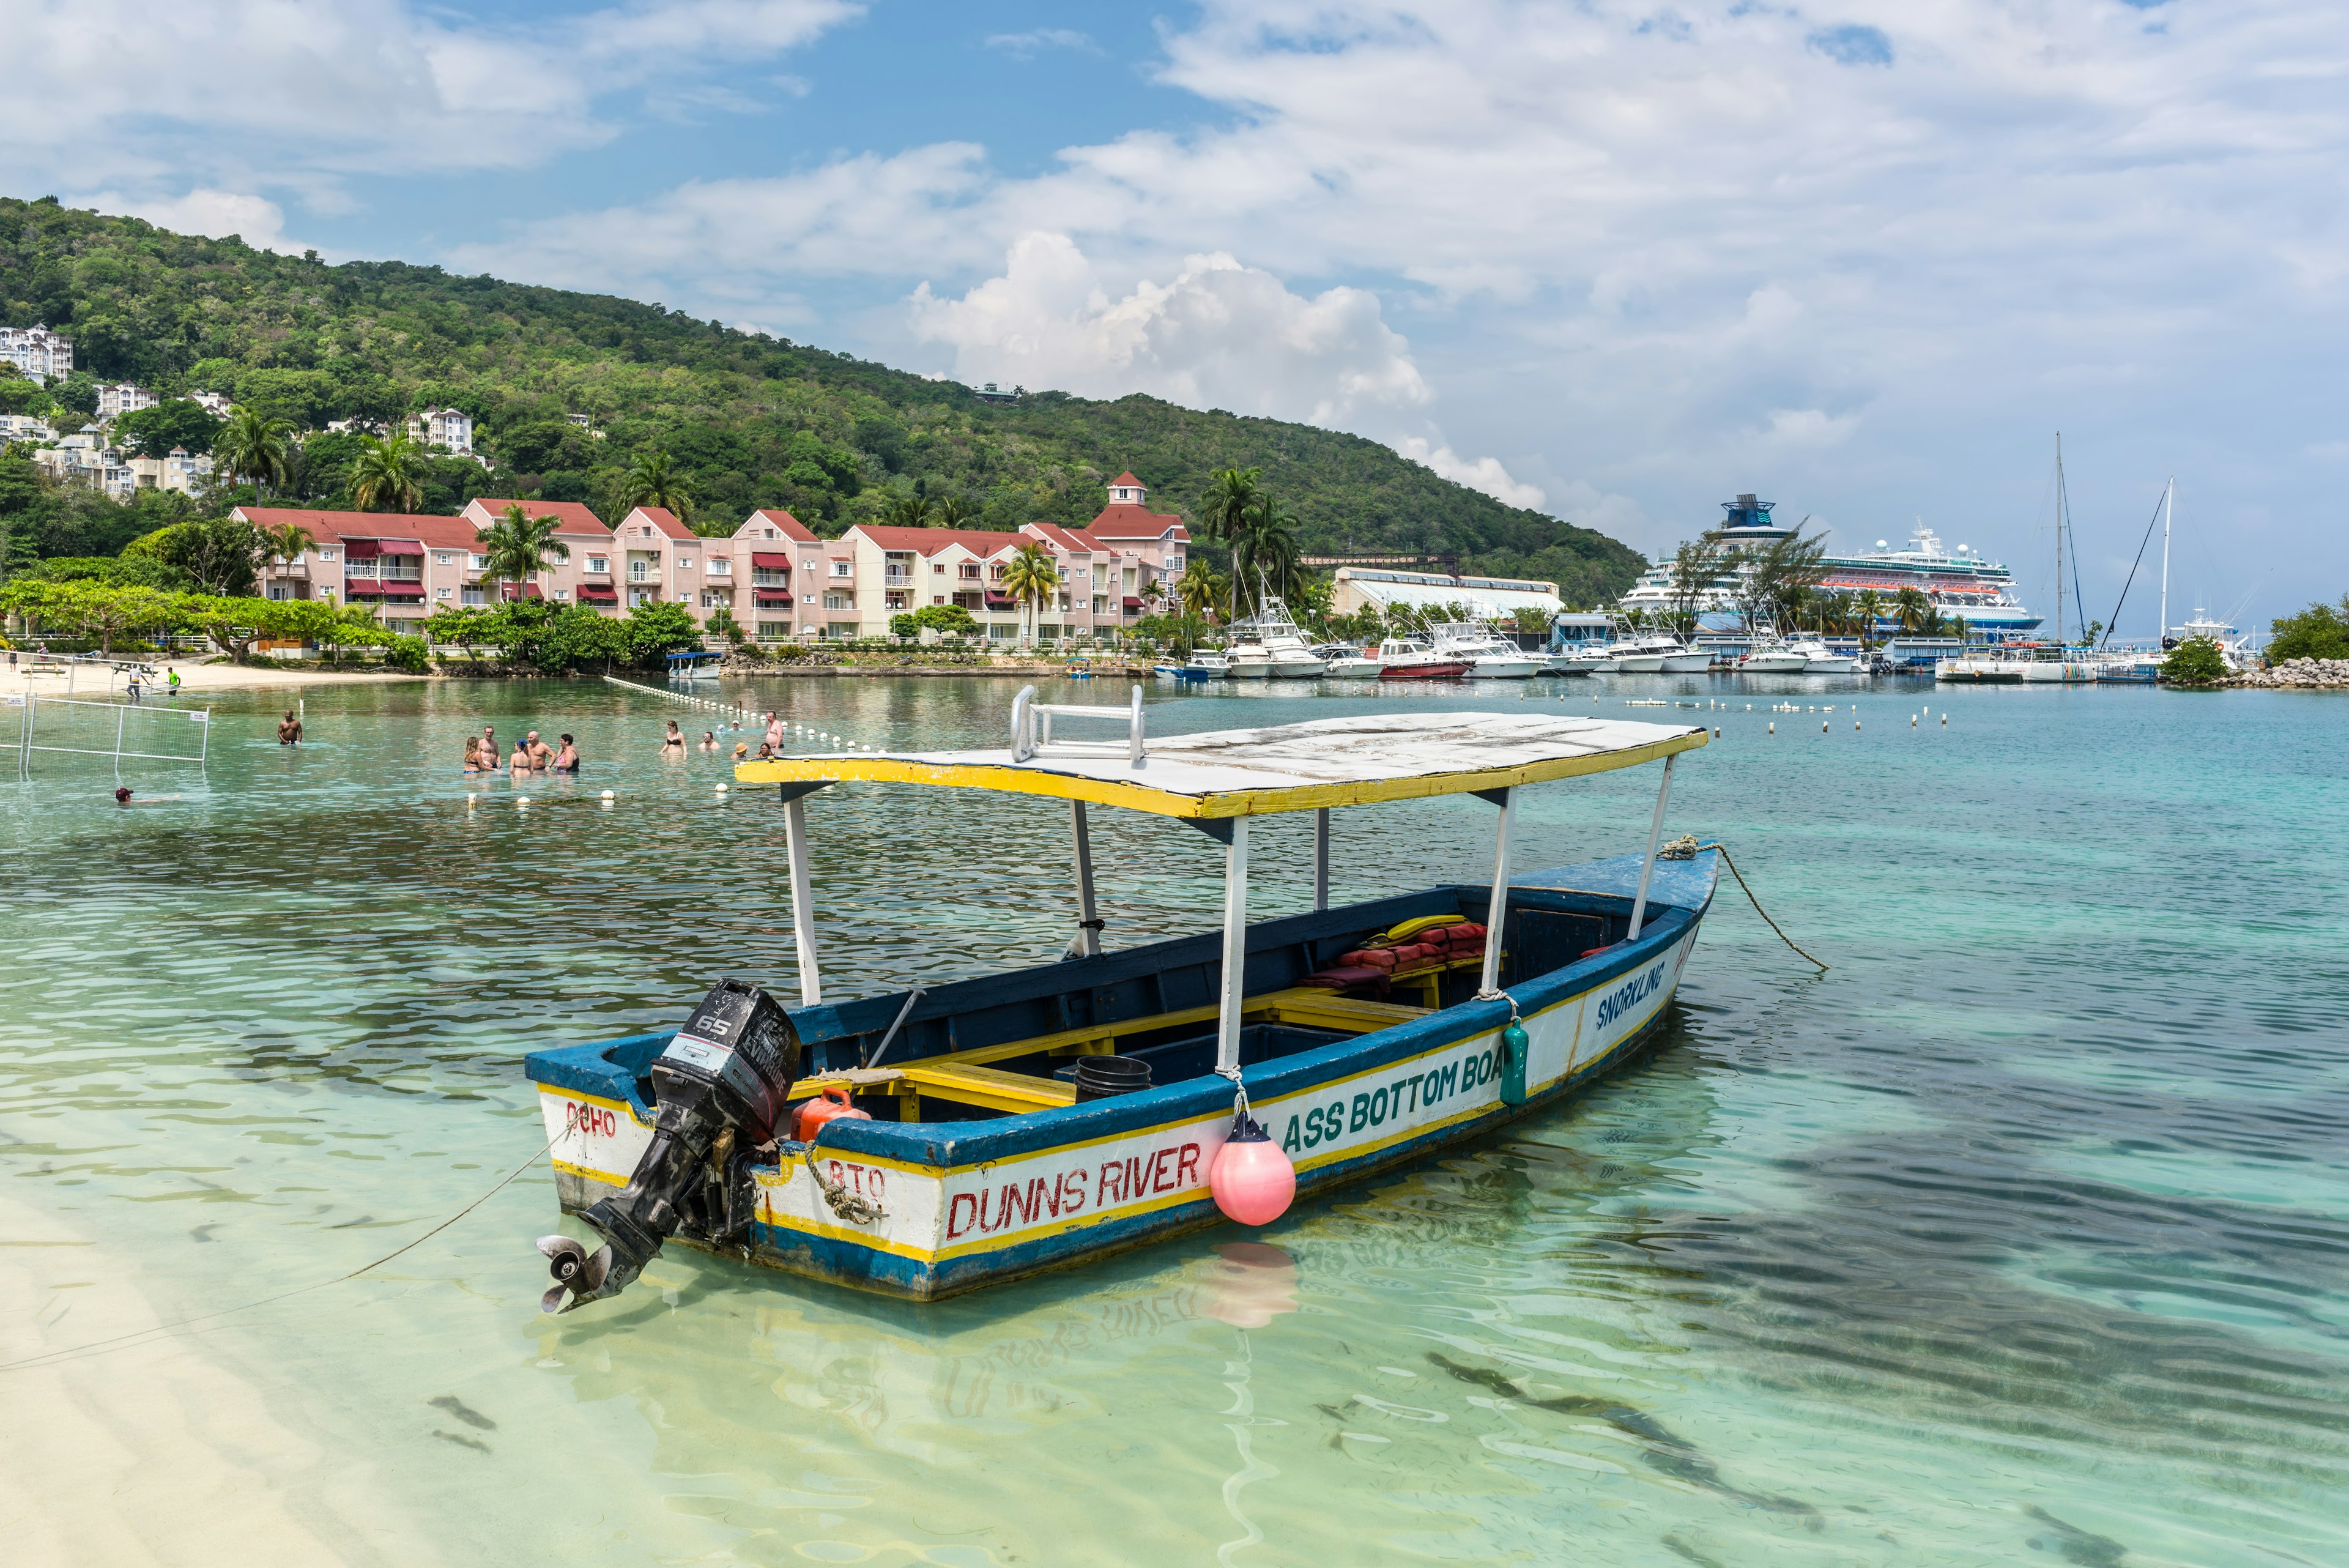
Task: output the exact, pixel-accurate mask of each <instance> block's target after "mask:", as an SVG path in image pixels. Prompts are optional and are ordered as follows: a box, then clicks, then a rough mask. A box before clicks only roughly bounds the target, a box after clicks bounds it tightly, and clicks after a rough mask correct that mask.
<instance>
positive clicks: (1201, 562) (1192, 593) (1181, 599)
mask: <svg viewBox="0 0 2349 1568" xmlns="http://www.w3.org/2000/svg"><path fill="white" fill-rule="evenodd" d="M1231 586H1232V585H1231V579H1230V578H1228V577H1226V576H1224V574H1223V573H1221V572H1219V571H1217V570H1216V568H1215V567H1213V566H1209V565H1208V564H1207V559H1206V556H1192V557H1191V562H1190V565H1188V566H1185V567H1184V568H1183V576H1182V579H1181V580H1180V581H1179V582H1177V583H1176V584H1175V585H1174V597H1175V600H1176V602H1178V603H1179V604H1181V605H1182V607H1183V611H1184V613H1185V614H1186V615H1195V616H1217V615H1223V616H1226V617H1228V611H1229V607H1230V606H1229V601H1228V600H1227V599H1226V597H1225V596H1226V594H1228V593H1229V592H1230V590H1231Z"/></svg>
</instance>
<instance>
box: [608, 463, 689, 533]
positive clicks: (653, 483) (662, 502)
mask: <svg viewBox="0 0 2349 1568" xmlns="http://www.w3.org/2000/svg"><path fill="white" fill-rule="evenodd" d="M620 499H621V501H622V503H623V504H626V505H628V506H659V507H665V508H667V510H668V511H669V512H670V513H671V514H673V515H675V517H676V518H677V520H678V522H680V523H685V524H690V523H691V522H692V520H693V497H692V496H690V495H689V494H688V493H686V486H685V476H684V475H683V474H681V473H679V472H678V471H677V467H676V465H675V464H674V463H672V462H669V456H668V453H667V452H638V453H636V456H635V457H634V458H633V459H631V460H630V462H629V463H628V472H627V473H626V476H625V477H624V478H623V479H622V480H621V485H620Z"/></svg>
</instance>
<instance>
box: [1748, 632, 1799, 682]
mask: <svg viewBox="0 0 2349 1568" xmlns="http://www.w3.org/2000/svg"><path fill="white" fill-rule="evenodd" d="M1810 668H1811V656H1810V655H1809V654H1807V653H1797V652H1796V651H1795V649H1794V647H1793V645H1791V644H1789V643H1785V642H1782V641H1780V640H1779V639H1776V638H1772V639H1769V640H1768V641H1766V642H1756V643H1755V644H1754V646H1753V648H1751V649H1748V650H1747V652H1746V655H1745V657H1744V658H1743V659H1739V660H1738V661H1737V672H1738V673H1739V674H1740V675H1803V674H1806V673H1808V672H1809V670H1810Z"/></svg>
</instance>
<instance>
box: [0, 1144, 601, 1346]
mask: <svg viewBox="0 0 2349 1568" xmlns="http://www.w3.org/2000/svg"><path fill="white" fill-rule="evenodd" d="M569 1131H570V1129H569V1128H568V1127H566V1128H564V1131H563V1132H559V1133H556V1134H555V1135H554V1137H551V1138H548V1139H547V1140H546V1142H545V1143H544V1144H543V1145H541V1146H540V1147H539V1150H538V1153H537V1154H533V1155H532V1156H531V1157H530V1158H528V1159H525V1160H523V1162H522V1163H521V1164H520V1165H517V1166H515V1167H514V1168H512V1170H509V1171H507V1172H506V1173H505V1175H503V1176H502V1177H500V1178H499V1179H498V1183H497V1185H496V1186H495V1187H492V1188H491V1189H489V1190H488V1191H487V1192H484V1193H482V1194H481V1196H480V1197H479V1198H476V1199H473V1200H472V1201H471V1203H468V1204H466V1205H465V1206H464V1207H463V1208H462V1209H460V1210H457V1212H455V1213H454V1214H451V1215H450V1216H449V1218H447V1219H446V1220H441V1221H440V1223H439V1224H438V1225H435V1226H433V1227H432V1229H430V1230H429V1231H426V1232H424V1234H423V1235H421V1236H419V1237H417V1238H416V1239H415V1240H414V1241H409V1243H407V1245H405V1246H401V1247H396V1248H394V1249H393V1250H392V1251H388V1252H386V1253H385V1254H384V1255H383V1256H382V1257H380V1258H378V1259H377V1260H376V1261H375V1262H372V1263H361V1264H360V1265H359V1266H358V1267H357V1268H356V1269H353V1270H352V1271H351V1272H348V1273H347V1274H336V1276H335V1277H334V1278H333V1279H331V1280H320V1281H318V1282H316V1283H315V1284H308V1285H296V1286H295V1287H294V1288H293V1289H292V1290H290V1291H280V1292H278V1293H276V1294H275V1295H274V1296H263V1297H262V1298H261V1299H260V1300H259V1301H251V1302H245V1303H242V1304H240V1305H237V1306H233V1307H222V1308H221V1309H220V1310H219V1311H218V1312H207V1313H198V1314H196V1315H195V1316H193V1317H183V1318H176V1319H174V1320H173V1321H171V1322H170V1323H159V1324H155V1325H154V1326H152V1327H151V1328H140V1329H133V1330H132V1331H131V1332H130V1333H129V1334H116V1335H114V1336H113V1337H112V1338H111V1339H93V1340H91V1341H90V1342H89V1343H88V1344H87V1345H72V1346H70V1347H68V1348H67V1349H64V1350H45V1351H43V1352H41V1353H40V1354H39V1355H27V1356H25V1357H24V1358H22V1359H21V1360H17V1361H0V1372H15V1371H16V1370H17V1369H19V1368H20V1367H26V1366H36V1365H37V1366H56V1365H57V1364H58V1363H60V1362H65V1361H72V1360H76V1359H78V1358H79V1357H81V1356H83V1355H89V1354H92V1353H94V1352H97V1351H100V1350H105V1349H108V1348H110V1347H113V1346H118V1345H127V1344H128V1343H129V1342H130V1341H132V1340H138V1339H145V1338H147V1337H148V1336H149V1335H150V1334H169V1333H170V1332H171V1330H173V1329H177V1328H186V1327H188V1326H190V1325H191V1324H199V1323H211V1322H212V1321H213V1320H214V1319H216V1318H223V1317H228V1316H231V1315H233V1314H236V1313H241V1312H251V1311H253V1310H254V1308H255V1307H265V1306H268V1305H270V1304H272V1303H276V1302H282V1301H289V1300H291V1299H292V1298H294V1297H295V1296H305V1295H308V1294H309V1293H311V1292H312V1291H323V1290H325V1289H326V1287H327V1286H328V1285H339V1284H341V1283H342V1282H344V1281H346V1280H356V1279H357V1278H358V1277H359V1276H360V1275H361V1274H364V1273H366V1272H368V1271H369V1270H371V1269H379V1268H381V1267H383V1266H384V1265H385V1264H386V1263H388V1262H391V1261H392V1260H393V1259H394V1258H397V1257H398V1256H399V1255H400V1253H402V1252H407V1251H413V1250H414V1249H416V1248H418V1247H420V1246H422V1245H423V1244H424V1243H425V1242H427V1241H430V1240H432V1238H433V1237H435V1236H438V1235H439V1234H440V1232H441V1231H446V1230H447V1229H448V1228H449V1227H450V1226H451V1225H454V1224H455V1223H456V1222H457V1221H458V1220H462V1219H463V1218H464V1217H465V1216H466V1215H468V1214H471V1212H472V1211H473V1210H476V1209H479V1208H480V1207H481V1205H482V1204H484V1203H487V1202H488V1201H489V1200H490V1199H492V1198H494V1197H496V1196H497V1195H498V1194H499V1193H500V1192H501V1191H502V1190H504V1189H505V1187H506V1184H507V1183H508V1182H511V1181H512V1180H513V1179H514V1178H515V1177H517V1176H520V1175H521V1174H522V1173H523V1171H525V1170H528V1169H529V1168H531V1167H532V1166H533V1165H535V1164H537V1163H538V1160H539V1156H540V1155H543V1154H544V1153H545V1152H546V1151H547V1150H548V1149H551V1148H553V1147H554V1146H555V1143H556V1142H557V1140H559V1139H561V1138H562V1137H564V1133H567V1132H569Z"/></svg>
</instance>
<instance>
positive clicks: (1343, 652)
mask: <svg viewBox="0 0 2349 1568" xmlns="http://www.w3.org/2000/svg"><path fill="white" fill-rule="evenodd" d="M1313 657H1314V658H1316V659H1319V660H1320V661H1321V665H1322V668H1323V669H1325V670H1329V672H1330V679H1331V680H1377V679H1378V678H1379V673H1380V671H1381V670H1384V669H1385V668H1386V667H1385V666H1384V665H1382V664H1381V663H1380V662H1379V658H1378V652H1377V650H1376V649H1358V648H1356V647H1354V646H1353V645H1352V644H1351V643H1345V642H1325V643H1323V644H1322V645H1321V646H1320V647H1319V648H1316V649H1314V650H1313Z"/></svg>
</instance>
